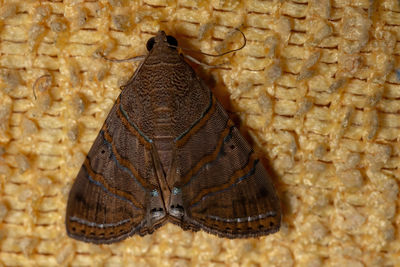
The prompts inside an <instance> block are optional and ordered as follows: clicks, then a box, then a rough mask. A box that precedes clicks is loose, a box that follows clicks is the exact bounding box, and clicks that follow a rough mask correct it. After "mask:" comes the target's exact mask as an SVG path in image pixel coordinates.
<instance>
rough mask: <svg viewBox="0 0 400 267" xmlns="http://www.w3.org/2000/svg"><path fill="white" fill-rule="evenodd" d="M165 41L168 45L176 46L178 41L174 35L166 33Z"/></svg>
mask: <svg viewBox="0 0 400 267" xmlns="http://www.w3.org/2000/svg"><path fill="white" fill-rule="evenodd" d="M167 42H168V43H169V44H170V45H173V46H178V41H177V40H176V39H175V37H173V36H171V35H167Z"/></svg>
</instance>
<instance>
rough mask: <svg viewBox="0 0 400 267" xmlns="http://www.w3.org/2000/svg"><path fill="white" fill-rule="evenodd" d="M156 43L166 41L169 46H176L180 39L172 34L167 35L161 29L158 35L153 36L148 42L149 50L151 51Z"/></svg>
mask: <svg viewBox="0 0 400 267" xmlns="http://www.w3.org/2000/svg"><path fill="white" fill-rule="evenodd" d="M156 43H166V44H167V45H168V46H170V47H173V48H176V47H177V46H178V41H177V40H176V39H175V37H173V36H171V35H166V34H165V32H164V31H159V32H158V33H157V35H156V36H154V37H151V38H150V39H149V40H148V41H147V44H146V48H147V51H149V52H150V51H151V49H153V47H154V45H155V44H156Z"/></svg>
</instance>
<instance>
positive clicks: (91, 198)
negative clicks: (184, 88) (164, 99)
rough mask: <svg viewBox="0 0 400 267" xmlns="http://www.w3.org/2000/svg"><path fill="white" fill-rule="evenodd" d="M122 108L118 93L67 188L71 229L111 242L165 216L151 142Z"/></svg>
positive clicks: (150, 226) (81, 236) (145, 228)
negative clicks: (72, 182)
mask: <svg viewBox="0 0 400 267" xmlns="http://www.w3.org/2000/svg"><path fill="white" fill-rule="evenodd" d="M121 108H122V107H121V104H120V98H118V100H117V102H116V104H115V105H114V106H113V108H112V110H111V112H110V114H109V115H108V117H107V119H106V121H105V123H104V125H103V127H102V129H101V131H100V133H99V135H98V136H97V138H96V140H95V142H94V144H93V146H92V148H91V149H90V151H89V153H88V155H87V158H86V160H85V162H84V164H83V165H82V167H81V169H80V171H79V173H78V176H77V177H76V180H75V182H74V184H73V186H72V188H71V191H70V194H69V198H68V205H67V211H66V228H67V233H68V235H69V236H70V237H73V238H75V239H78V240H81V241H86V242H93V243H113V242H117V241H120V240H123V239H125V238H127V237H129V236H131V235H133V234H140V235H145V234H148V233H152V232H153V231H154V230H155V229H156V228H158V227H160V226H161V225H162V224H163V223H164V222H165V220H166V216H165V209H164V204H163V201H162V199H161V194H160V191H159V187H158V183H157V181H156V178H155V177H156V173H155V168H154V164H153V161H152V157H151V146H150V144H149V143H148V142H146V140H144V139H143V137H142V136H141V135H140V133H138V131H137V130H136V129H135V128H134V127H133V126H132V125H131V124H130V122H129V120H128V119H127V118H126V117H125V116H124V113H123V112H121V111H123V110H121Z"/></svg>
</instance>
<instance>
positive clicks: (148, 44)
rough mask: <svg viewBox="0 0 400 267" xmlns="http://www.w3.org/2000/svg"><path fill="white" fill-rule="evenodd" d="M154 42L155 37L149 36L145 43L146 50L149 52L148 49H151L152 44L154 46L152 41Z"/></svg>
mask: <svg viewBox="0 0 400 267" xmlns="http://www.w3.org/2000/svg"><path fill="white" fill-rule="evenodd" d="M155 42H156V39H155V38H154V37H151V38H150V39H149V40H148V41H147V44H146V48H147V51H149V52H150V50H151V49H153V46H154V43H155Z"/></svg>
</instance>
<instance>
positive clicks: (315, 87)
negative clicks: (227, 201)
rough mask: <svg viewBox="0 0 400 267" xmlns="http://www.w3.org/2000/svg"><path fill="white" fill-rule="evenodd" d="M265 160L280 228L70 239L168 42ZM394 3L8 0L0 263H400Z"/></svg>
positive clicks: (0, 138) (0, 30) (0, 68)
mask: <svg viewBox="0 0 400 267" xmlns="http://www.w3.org/2000/svg"><path fill="white" fill-rule="evenodd" d="M234 28H240V29H241V30H242V31H243V32H244V33H245V35H246V37H247V45H246V47H245V48H244V49H242V50H241V51H238V52H236V53H234V54H230V55H226V56H223V57H218V58H213V57H206V56H204V55H199V54H197V53H193V52H185V53H187V54H190V55H191V56H193V57H195V58H196V59H198V60H200V61H201V62H203V63H207V64H209V65H218V64H222V65H220V66H218V67H217V68H213V69H206V68H204V67H203V66H199V65H195V64H192V63H191V64H192V65H193V66H194V67H195V69H196V71H197V73H198V74H199V76H200V77H201V78H202V79H203V80H204V81H205V82H206V84H207V85H208V86H210V88H211V89H212V90H213V92H214V93H215V95H216V96H217V98H218V99H219V100H220V101H221V102H222V104H223V106H224V107H225V108H226V109H227V110H228V111H229V113H230V114H231V115H232V117H233V118H234V119H235V121H236V122H237V123H240V125H241V126H242V127H241V129H242V131H243V133H245V134H246V135H247V138H248V140H249V141H250V142H251V143H252V145H253V146H254V148H255V149H256V150H257V151H258V153H259V154H260V156H261V157H263V158H265V164H266V166H268V170H269V171H270V172H271V174H272V179H273V181H274V183H275V185H276V189H277V192H278V195H279V197H280V201H281V204H282V208H283V221H282V227H281V230H280V232H278V233H276V234H274V235H270V236H267V237H262V238H257V239H245V240H228V239H222V238H218V237H215V236H213V235H209V234H206V233H204V232H201V231H200V232H197V233H193V232H189V231H183V230H181V229H180V228H179V227H176V226H174V225H172V224H167V225H166V226H164V227H162V228H161V229H159V230H157V231H156V232H155V233H154V234H152V235H149V236H145V237H139V236H134V237H131V238H128V239H127V240H125V241H122V242H120V243H117V244H113V245H92V244H86V243H82V242H78V241H75V240H73V239H70V238H69V237H67V235H66V232H65V225H64V220H65V207H66V201H67V198H68V192H69V189H70V187H71V185H72V183H73V180H74V178H75V176H76V174H77V172H78V170H79V168H80V166H81V164H82V162H83V160H84V158H85V155H86V153H87V152H88V150H89V148H90V146H91V145H92V142H93V140H94V139H95V137H96V135H97V133H98V131H99V129H100V127H101V125H102V124H103V122H104V120H105V117H106V116H107V114H108V112H109V110H110V109H111V107H112V105H113V103H114V101H115V99H116V98H117V96H118V94H119V93H120V89H119V87H120V86H121V85H123V84H124V83H125V82H126V81H127V80H128V79H129V77H130V76H131V75H132V74H133V72H134V70H135V69H136V68H137V66H138V63H114V62H110V61H106V60H104V59H103V58H102V57H101V54H104V55H106V56H107V57H109V58H119V59H124V58H128V57H132V56H137V55H145V54H146V41H147V39H148V38H150V37H151V36H153V35H154V34H155V33H156V32H157V31H158V30H164V31H166V32H167V33H168V34H170V35H173V36H175V37H176V38H177V39H178V42H179V44H180V46H182V47H186V48H190V49H192V50H197V51H199V50H200V51H203V52H207V53H221V52H224V51H227V50H229V49H234V48H237V47H239V46H240V45H241V43H242V42H243V40H242V39H241V36H240V34H239V33H238V32H237V31H235V30H234ZM398 40H400V7H399V3H398V1H395V0H381V1H369V0H333V1H329V0H320V1H319V0H309V1H306V0H296V1H278V0H275V1H273V0H270V1H261V0H243V1H234V0H218V1H217V0H215V1H195V0H192V1H189V0H188V1H182V0H180V1H172V0H164V1H163V0H142V1H124V0H109V1H105V0H103V1H89V0H87V1H22V0H20V1H0V265H2V266H3V265H4V266H60V265H61V266H66V265H68V266H102V265H104V266H171V265H173V266H191V265H194V266H352V267H355V266H400V257H399V248H400V240H399V223H400V216H399V214H400V213H399V212H398V211H399V198H398V184H399V178H400V169H399V166H400V155H399V154H400V143H399V142H400V139H399V136H400V70H398V67H399V62H398V61H399V58H398V57H399V51H400V49H399V45H398Z"/></svg>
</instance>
